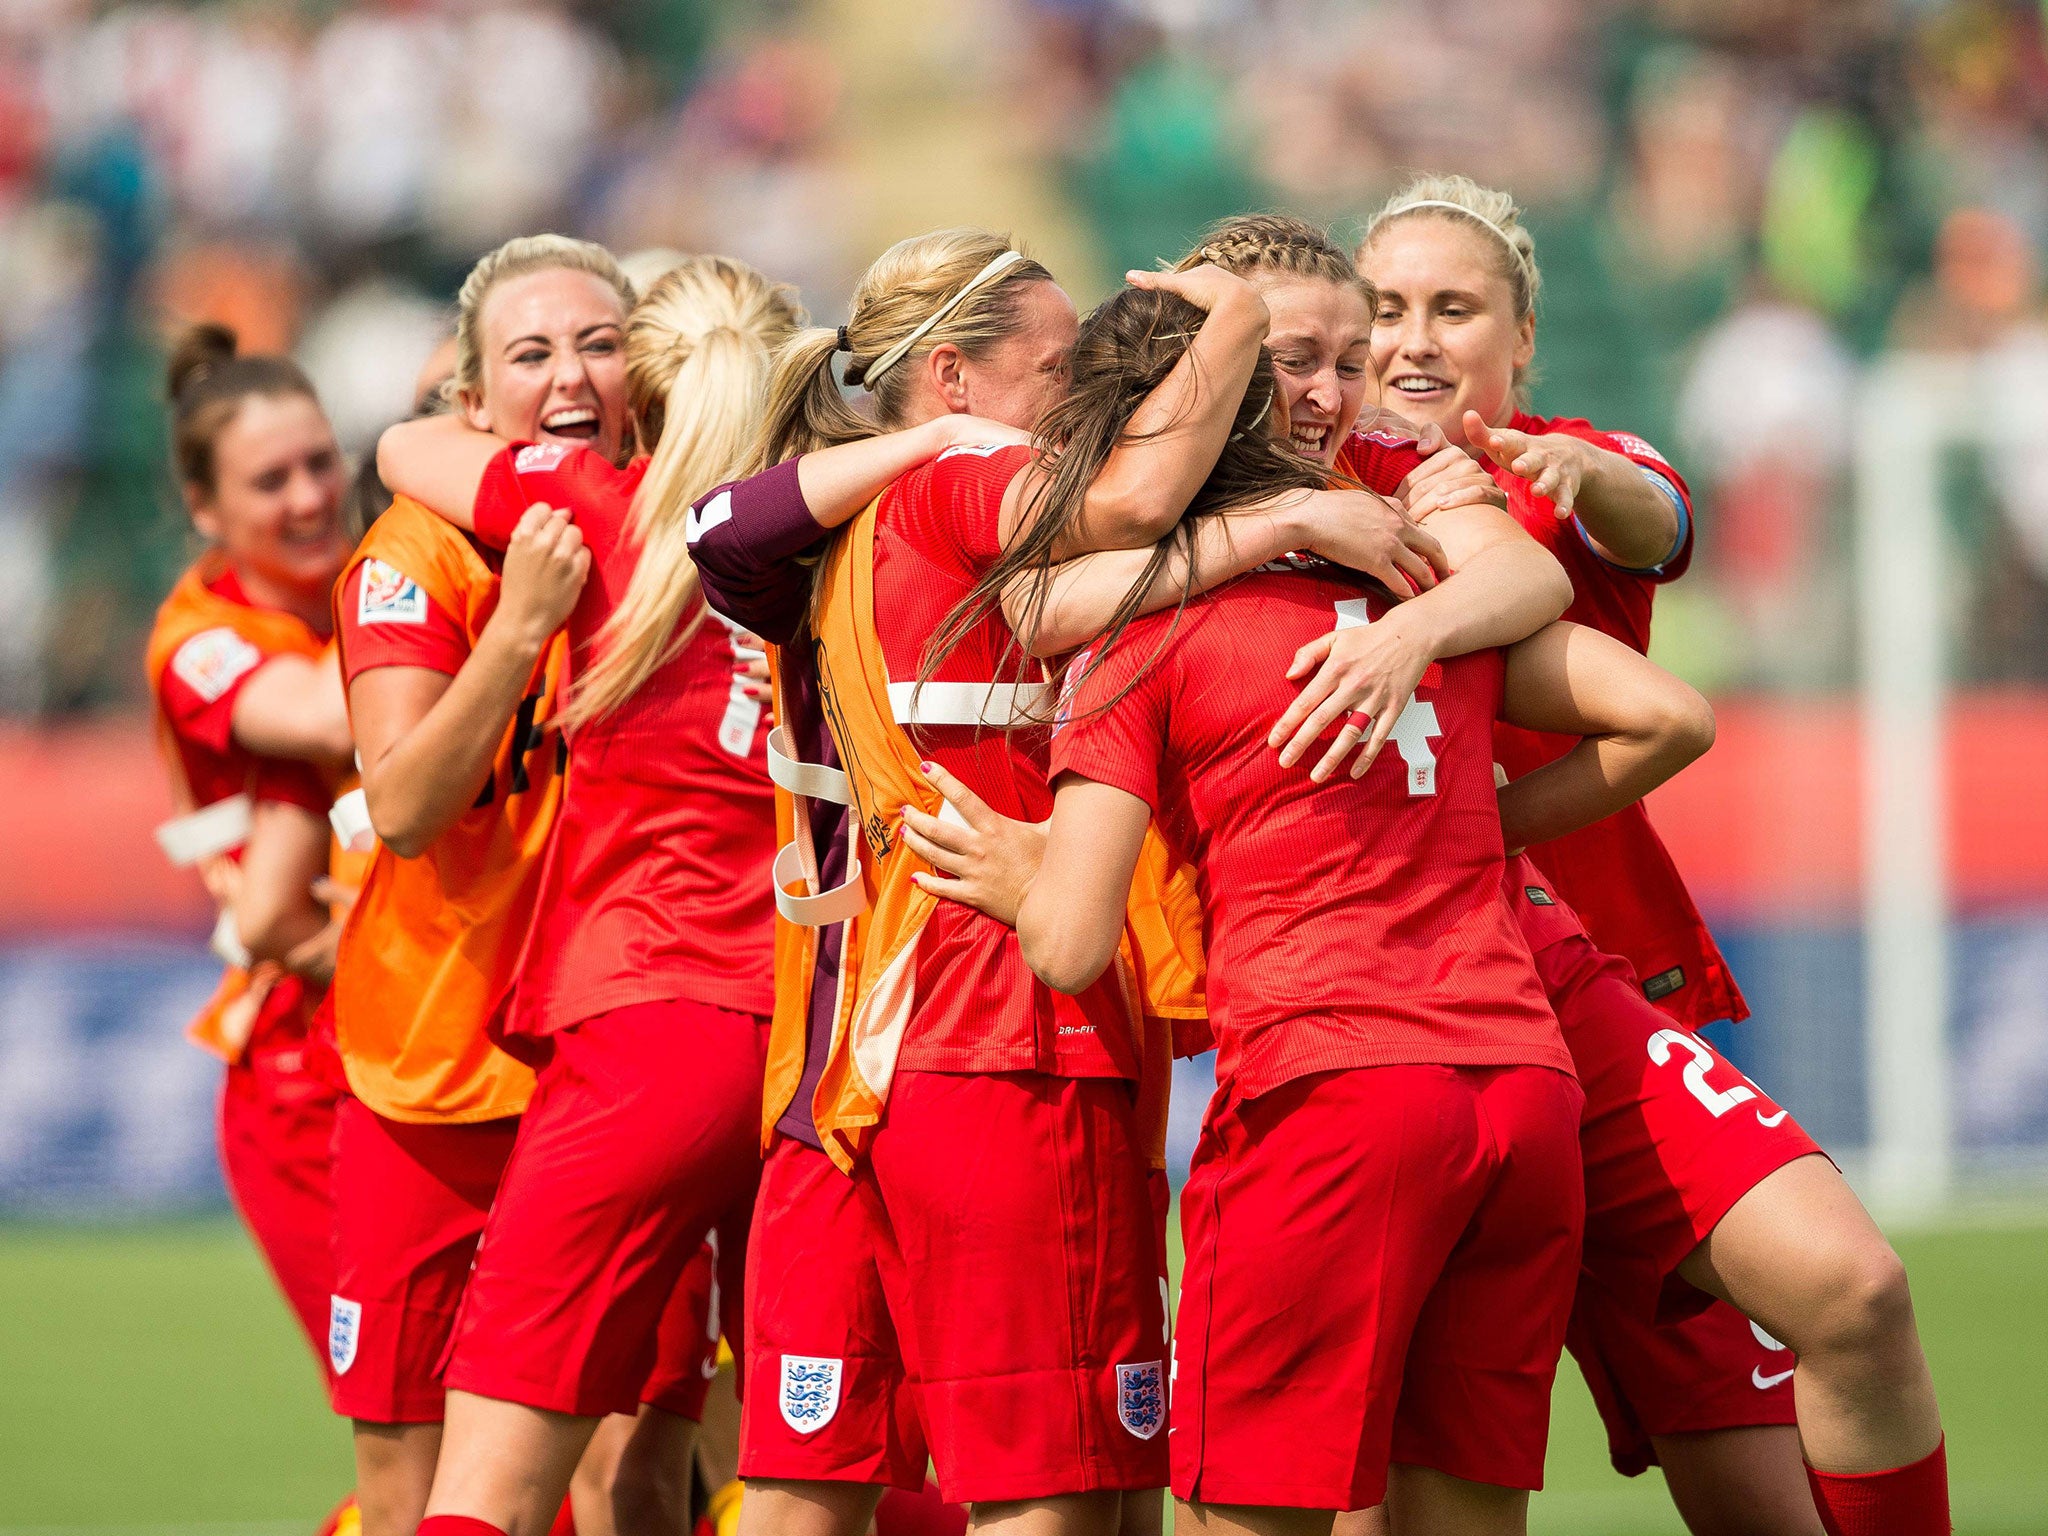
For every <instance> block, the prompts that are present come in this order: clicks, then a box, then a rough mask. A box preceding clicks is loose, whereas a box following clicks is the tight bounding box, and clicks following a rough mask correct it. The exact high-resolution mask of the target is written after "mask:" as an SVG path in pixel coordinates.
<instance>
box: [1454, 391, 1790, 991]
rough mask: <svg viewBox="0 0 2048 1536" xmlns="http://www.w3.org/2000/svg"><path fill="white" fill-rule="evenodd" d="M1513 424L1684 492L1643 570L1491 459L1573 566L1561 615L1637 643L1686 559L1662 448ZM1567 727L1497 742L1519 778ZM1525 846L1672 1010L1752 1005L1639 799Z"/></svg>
mask: <svg viewBox="0 0 2048 1536" xmlns="http://www.w3.org/2000/svg"><path fill="white" fill-rule="evenodd" d="M1512 425H1513V427H1514V429H1515V430H1516V431H1518V432H1529V433H1537V434H1541V433H1545V432H1567V433H1570V434H1571V435H1572V436H1574V437H1579V438H1583V439H1585V440H1586V441H1587V442H1589V443H1592V444H1594V445H1595V446H1596V447H1600V448H1605V449H1608V450H1609V451H1610V452H1613V453H1618V454H1620V455H1622V456H1623V457H1624V458H1626V459H1628V460H1629V461H1631V462H1632V463H1635V464H1638V465H1640V466H1642V468H1643V469H1644V470H1645V471H1646V472H1648V473H1650V474H1652V475H1654V476H1655V477H1656V478H1657V480H1658V481H1659V482H1661V484H1662V485H1664V486H1666V487H1668V488H1669V493H1670V494H1672V495H1674V496H1676V497H1677V498H1678V501H1679V502H1680V504H1681V513H1680V521H1681V523H1682V525H1683V527H1682V536H1681V538H1680V541H1679V547H1678V551H1677V553H1676V554H1674V555H1673V556H1672V557H1671V558H1670V559H1669V560H1667V561H1666V562H1665V563H1664V564H1663V565H1661V566H1659V567H1657V568H1656V569H1655V570H1651V571H1631V570H1628V569H1625V568H1624V567H1622V566H1618V565H1616V564H1614V563H1613V562H1612V561H1610V560H1607V559H1605V558H1603V557H1602V556H1601V555H1599V554H1597V553H1596V552H1595V551H1594V549H1593V547H1592V545H1591V544H1590V543H1588V542H1587V540H1586V536H1585V534H1584V531H1583V530H1582V529H1581V528H1580V526H1579V523H1578V520H1577V519H1576V518H1566V519H1563V520H1562V521H1560V520H1559V518H1558V516H1557V512H1556V508H1555V506H1554V505H1553V503H1551V502H1550V501H1549V500H1548V499H1547V498H1545V497H1541V496H1537V495H1536V494H1535V493H1534V492H1532V491H1531V490H1530V488H1529V482H1528V481H1526V480H1522V479H1519V478H1517V477H1516V476H1514V475H1511V474H1509V473H1508V472H1507V471H1506V470H1505V469H1501V468H1499V467H1498V466H1495V465H1492V464H1491V462H1490V461H1488V463H1489V468H1491V469H1492V471H1493V477H1494V479H1495V481H1496V482H1498V483H1499V485H1500V486H1501V488H1502V489H1503V490H1505V491H1506V492H1507V495H1508V510H1509V511H1510V512H1511V513H1513V514H1514V516H1515V518H1516V520H1517V521H1519V522H1520V523H1521V525H1522V526H1523V527H1524V528H1526V529H1528V531H1529V532H1530V534H1532V535H1533V536H1534V537H1535V539H1536V541H1537V542H1538V543H1540V544H1542V545H1543V546H1544V547H1545V548H1546V549H1548V550H1549V551H1550V552H1551V553H1552V554H1554V555H1555V556H1557V558H1558V560H1559V562H1560V563H1561V564H1562V565H1563V566H1564V568H1565V570H1566V571H1567V572H1568V573H1569V574H1570V576H1571V579H1572V605H1571V607H1570V608H1569V609H1568V610H1566V612H1565V617H1566V618H1567V619H1570V620H1571V621H1572V622H1574V623H1577V624H1585V625H1588V626H1590V627H1592V628H1594V629H1598V630H1600V631H1602V632H1603V633H1606V634H1610V635H1612V636H1614V637H1615V639H1617V640H1620V641H1621V642H1623V643H1624V644H1626V645H1628V646H1631V647H1633V648H1634V649H1635V650H1637V651H1647V650H1648V649H1649V647H1650V608H1651V604H1652V602H1653V601H1654V599H1655V597H1656V591H1657V586H1658V584H1659V583H1661V582H1666V581H1672V580H1675V579H1677V578H1678V577H1679V576H1682V575H1683V574H1684V573H1685V570H1686V567H1687V566H1688V565H1689V564H1691V561H1692V502H1691V498H1690V492H1689V491H1688V490H1687V489H1686V484H1685V481H1684V480H1683V479H1682V478H1681V477H1680V475H1679V473H1678V471H1677V470H1675V469H1673V468H1672V467H1671V466H1670V465H1669V464H1668V463H1666V462H1665V460H1664V457H1663V455H1662V454H1660V453H1658V452H1657V450H1656V449H1654V448H1652V447H1651V446H1650V445H1649V444H1648V443H1646V442H1644V441H1643V440H1642V439H1641V438H1639V437H1630V436H1627V435H1625V434H1621V433H1609V432H1601V431H1598V430H1596V429H1595V428H1593V427H1591V426H1589V425H1588V424H1587V423H1585V422H1583V421H1577V420H1571V419H1566V418H1562V417H1554V418H1552V419H1550V420H1547V421H1546V420H1544V419H1542V418H1540V417H1536V416H1529V415H1523V414H1517V415H1516V417H1515V419H1514V421H1513V423H1512ZM1575 740H1576V738H1574V737H1570V736H1551V735H1540V734H1538V733H1536V732H1534V731H1524V730H1518V729H1516V728H1515V727H1513V726H1508V725H1503V726H1501V727H1500V729H1499V730H1498V731H1497V732H1496V733H1495V745H1494V751H1495V753H1496V755H1497V756H1498V757H1499V759H1500V762H1501V764H1502V766H1503V767H1505V768H1506V769H1507V770H1508V773H1509V774H1510V775H1511V776H1513V777H1515V778H1520V777H1521V776H1522V775H1523V774H1525V773H1528V772H1530V771H1531V770H1532V769H1535V768H1539V767H1541V766H1542V765H1543V764H1544V763H1547V762H1550V761H1551V760H1552V759H1553V758H1557V757H1561V756H1563V755H1564V753H1566V752H1567V751H1569V750H1570V749H1571V748H1572V746H1573V745H1574V744H1575ZM1532 857H1533V858H1534V859H1535V861H1536V862H1537V864H1539V865H1540V866H1541V867H1542V869H1543V871H1544V873H1545V874H1547V875H1548V876H1549V877H1550V878H1551V880H1553V881H1555V882H1556V884H1557V888H1558V893H1559V894H1560V895H1561V896H1563V897H1564V898H1565V900H1566V901H1568V902H1570V903H1571V905H1572V906H1573V907H1575V908H1577V910H1578V913H1579V916H1580V918H1581V919H1582V920H1583V921H1584V922H1585V925H1586V929H1587V931H1588V933H1589V934H1590V935H1591V936H1592V938H1593V941H1594V942H1595V943H1596V944H1598V945H1599V946H1600V947H1601V948H1602V949H1604V950H1607V951H1608V952H1609V953H1611V954H1616V955H1620V956H1621V957H1622V958H1624V959H1626V960H1627V961H1628V962H1629V964H1631V965H1632V966H1634V967H1635V970H1636V975H1637V977H1638V978H1639V979H1640V980H1641V982H1642V984H1643V990H1644V992H1645V994H1646V995H1647V996H1648V997H1649V998H1650V999H1651V1001H1653V1002H1655V1003H1657V1004H1659V1005H1660V1006H1661V1007H1662V1008H1663V1009H1664V1010H1665V1011H1666V1012H1667V1013H1669V1014H1671V1015H1672V1016H1673V1017H1674V1018H1676V1019H1677V1020H1678V1021H1679V1022H1681V1023H1683V1024H1685V1025H1687V1026H1689V1027H1691V1028H1695V1029H1696V1028H1699V1027H1700V1026H1702V1025H1706V1024H1711V1023H1713V1022H1714V1021H1715V1020H1716V1019H1727V1018H1735V1019H1741V1018H1747V1017H1748V1015H1749V1005H1748V1004H1747V1003H1745V1002H1744V1001H1743V1000H1742V993H1741V990H1740V989H1739V988H1737V986H1736V985H1735V977H1734V975H1733V973H1731V972H1730V971H1729V969H1728V962H1727V961H1726V960H1724V959H1722V957H1721V951H1720V948H1719V946H1718V945H1716V944H1715V943H1714V936H1713V934H1712V933H1710V932H1709V931H1708V930H1707V925H1706V921H1705V919H1703V918H1702V917H1701V916H1700V913H1699V908H1697V907H1696V906H1694V905H1693V900H1692V895H1691V893H1690V892H1688V891H1687V890H1686V888H1685V881H1684V880H1683V878H1682V877H1681V876H1680V875H1679V873H1678V868H1677V866H1676V865H1675V864H1673V863H1672V861H1671V855H1670V853H1669V851H1667V850H1666V848H1665V847H1664V842H1663V839H1662V838H1660V837H1658V836H1657V829H1656V828H1655V827H1653V826H1652V825H1651V824H1650V817H1649V813H1648V812H1647V811H1646V810H1645V809H1644V808H1643V807H1642V806H1641V805H1632V806H1629V807H1628V808H1627V809H1626V810H1623V811H1619V812H1617V813H1616V814H1614V815H1612V816H1609V817H1608V818H1607V819H1606V820H1604V821H1600V822H1596V823H1594V824H1593V825H1592V826H1590V827H1586V828H1583V829H1582V830H1580V831H1578V832H1574V833H1572V834H1570V835H1569V836H1567V837H1561V838H1559V839H1557V840H1556V841H1555V842H1550V843H1545V844H1543V845H1542V846H1541V847H1538V848H1536V849H1534V850H1533V852H1532Z"/></svg>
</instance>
